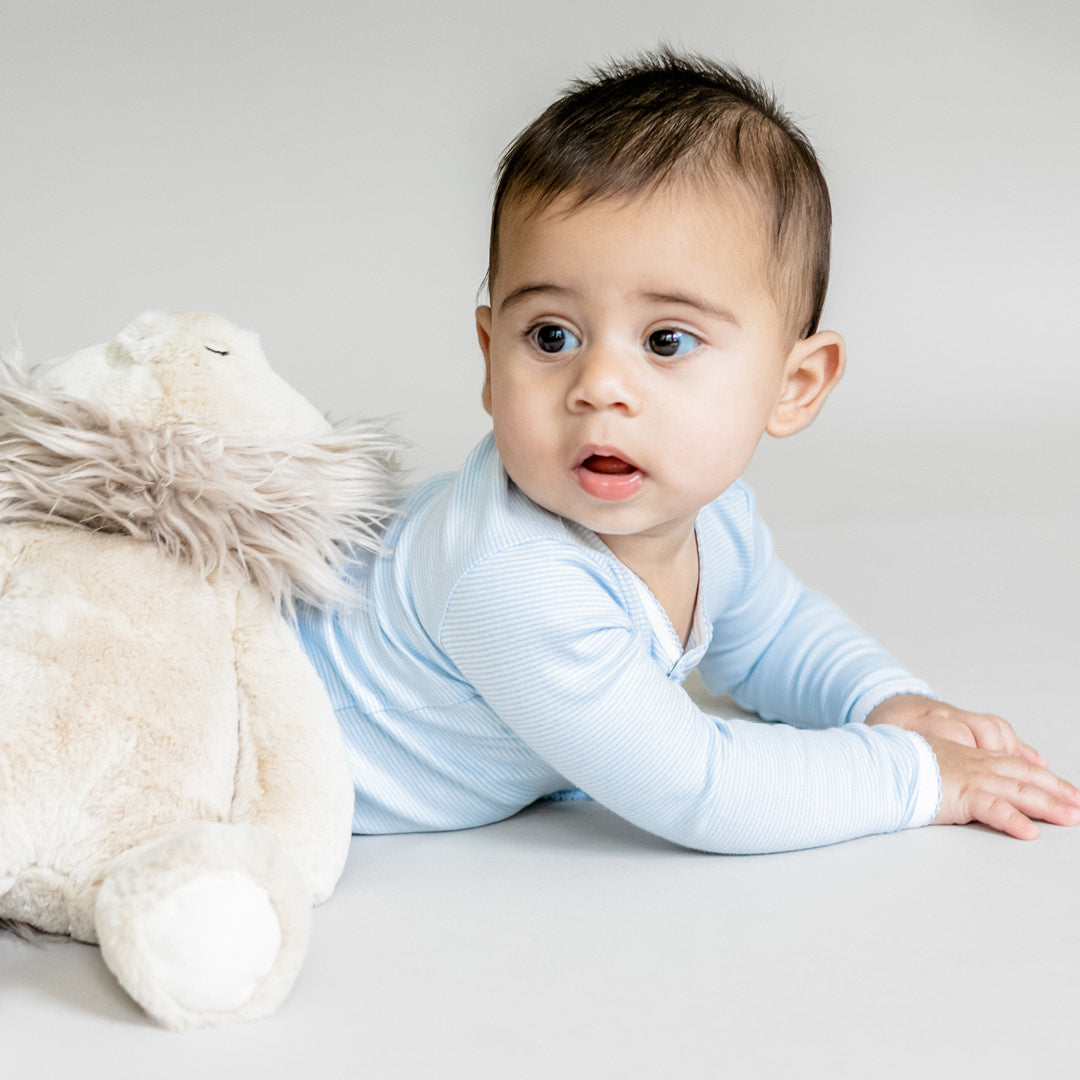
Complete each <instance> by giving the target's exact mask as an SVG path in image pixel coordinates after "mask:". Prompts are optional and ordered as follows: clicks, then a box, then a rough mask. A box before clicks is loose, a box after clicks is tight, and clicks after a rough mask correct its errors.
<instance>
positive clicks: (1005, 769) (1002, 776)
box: [980, 757, 1080, 835]
mask: <svg viewBox="0 0 1080 1080" xmlns="http://www.w3.org/2000/svg"><path fill="white" fill-rule="evenodd" d="M983 793H985V794H987V795H989V796H990V797H991V798H993V799H1001V800H1003V801H1005V802H1007V803H1008V804H1009V805H1011V806H1012V807H1014V808H1015V809H1017V810H1018V811H1020V812H1021V813H1022V814H1023V815H1024V816H1026V817H1028V818H1038V819H1039V820H1040V821H1048V822H1050V823H1051V824H1053V825H1076V824H1080V791H1078V790H1077V789H1076V788H1075V787H1073V785H1072V784H1070V783H1069V782H1068V781H1066V780H1062V779H1061V777H1059V776H1055V775H1054V774H1053V773H1052V772H1050V770H1049V769H1044V768H1041V767H1040V766H1038V765H1031V764H1027V763H1025V762H1023V761H1021V760H1020V759H1019V758H1011V759H1010V758H1007V757H1006V758H1000V759H998V760H997V762H996V769H995V774H994V775H992V776H991V777H989V778H988V779H987V780H986V782H985V784H984V786H983ZM980 820H982V819H981V818H980ZM1005 831H1007V832H1008V831H1009V830H1008V829H1006V830H1005ZM1025 831H1026V830H1025ZM1013 835H1016V834H1015V833H1014V834H1013Z"/></svg>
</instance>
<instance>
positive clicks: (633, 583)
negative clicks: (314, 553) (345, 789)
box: [298, 436, 938, 853]
mask: <svg viewBox="0 0 1080 1080" xmlns="http://www.w3.org/2000/svg"><path fill="white" fill-rule="evenodd" d="M697 528H698V547H699V551H700V562H701V583H700V589H699V596H698V611H697V616H696V619H695V624H694V629H693V632H692V634H691V639H690V642H689V645H688V647H687V648H686V650H685V651H683V650H682V648H681V647H680V644H679V642H678V640H677V638H676V636H675V633H674V630H673V629H672V627H671V625H670V623H669V622H668V620H667V618H666V616H665V614H664V612H663V610H662V609H661V608H660V606H659V604H658V603H657V602H656V600H655V599H654V598H653V597H652V596H651V594H650V593H649V591H648V589H647V588H645V586H644V584H643V583H642V582H641V581H640V580H639V579H638V578H637V577H635V576H634V574H632V573H631V572H630V571H629V570H628V569H627V568H626V567H625V566H623V565H622V564H621V563H620V562H618V560H617V559H615V558H614V557H613V556H612V555H611V553H610V552H609V551H608V550H607V548H606V547H605V546H604V545H603V544H602V543H601V541H600V540H599V539H598V538H597V537H596V536H595V535H594V534H592V533H590V532H588V531H587V530H585V529H582V528H580V527H579V526H577V525H575V524H574V523H572V522H567V521H564V520H562V519H560V518H557V517H554V516H553V515H551V514H548V513H547V512H545V511H543V510H541V509H540V508H538V507H537V506H535V505H534V504H533V503H531V502H530V501H529V500H528V499H526V498H525V497H524V496H523V495H522V494H521V493H520V492H519V491H518V490H517V489H516V488H515V487H514V486H513V485H512V484H511V483H510V482H509V481H508V479H507V477H506V474H505V472H504V471H503V469H502V467H501V465H500V463H499V459H498V456H497V454H496V451H495V448H494V443H493V440H492V439H491V438H490V436H489V437H488V438H486V439H485V440H484V441H483V442H482V443H481V444H480V445H479V446H478V447H477V449H476V450H475V451H474V452H473V454H472V455H471V456H470V458H469V460H468V461H467V462H466V464H465V467H464V468H463V469H462V471H461V472H460V473H457V474H452V475H446V476H441V477H436V478H434V479H433V480H430V481H428V482H427V483H425V484H423V485H421V486H420V487H419V488H417V489H416V490H415V491H414V492H413V493H412V494H411V495H410V496H409V498H408V499H407V501H406V503H405V506H404V509H403V512H402V514H401V515H400V517H399V518H398V519H397V520H396V522H395V523H394V525H393V526H392V527H391V529H390V531H389V533H388V534H387V537H386V551H385V552H384V553H383V554H382V555H380V556H378V557H374V558H367V559H366V560H365V561H363V562H361V563H358V564H357V566H356V567H355V571H354V573H355V577H356V580H357V583H358V585H359V586H360V588H361V589H362V591H363V594H364V597H365V600H364V601H363V602H362V604H361V605H359V606H358V607H357V608H356V609H354V610H350V611H347V612H341V613H336V614H335V613H330V612H323V611H315V610H311V609H305V610H302V611H301V612H300V614H299V617H298V632H299V634H300V638H301V640H302V642H303V644H304V646H305V648H306V649H307V651H308V654H309V655H310V657H311V659H312V661H313V663H314V664H315V666H316V668H317V670H318V671H319V673H320V675H321V677H322V679H323V680H324V682H325V684H326V686H327V688H328V690H329V692H330V695H331V698H332V700H333V702H334V705H335V708H336V709H337V712H338V717H339V719H340V722H341V725H342V729H343V731H344V734H345V739H346V743H347V746H348V751H349V755H350V760H351V765H352V771H353V777H354V780H355V786H356V809H355V814H354V819H353V825H354V829H355V831H356V832H358V833H385V832H407V831H418V830H437V829H457V828H466V827H470V826H475V825H482V824H486V823H488V822H492V821H497V820H499V819H501V818H505V817H507V816H509V815H511V814H513V813H515V812H516V811H518V810H520V809H521V808H522V807H524V806H526V805H527V804H529V803H530V802H533V801H534V800H536V799H537V798H540V797H542V796H545V795H547V794H549V793H552V792H556V791H563V790H565V789H568V788H581V789H584V790H585V791H587V792H588V793H589V794H590V795H591V796H592V797H593V798H595V799H597V800H598V801H599V802H601V803H603V804H604V805H606V806H607V807H609V808H610V809H611V810H613V811H614V812H615V813H617V814H619V815H621V816H622V817H624V818H626V819H627V820H629V821H631V822H633V823H635V824H636V825H638V826H640V827H641V828H643V829H646V830H648V831H649V832H652V833H655V834H657V835H659V836H663V837H666V838H668V839H670V840H672V841H675V842H676V843H679V844H683V845H685V846H687V847H692V848H697V849H700V850H704V851H715V852H731V853H742V852H764V851H776V850H785V849H793V848H802V847H811V846H815V845H819V844H828V843H833V842H835V841H839V840H844V839H847V838H850V837H854V836H860V835H865V834H868V833H876V832H888V831H891V830H894V829H899V828H904V827H911V826H916V825H923V824H926V823H928V822H929V821H930V820H931V819H932V817H933V815H934V813H935V811H936V806H937V800H938V776H937V767H936V763H935V761H934V757H933V754H932V753H931V751H930V749H929V747H928V746H927V744H926V743H925V742H924V741H923V740H922V739H921V738H919V737H918V736H916V735H912V734H910V733H908V732H903V731H900V730H898V729H894V728H887V727H873V728H869V727H867V726H866V725H865V724H863V723H861V721H862V720H864V719H865V717H866V716H867V714H868V713H869V712H870V710H871V709H872V708H873V707H874V706H875V705H876V704H878V702H880V701H882V700H883V699H884V698H886V697H888V696H890V695H891V694H896V693H929V691H928V689H927V687H926V686H925V685H924V684H923V683H921V682H920V681H918V680H917V679H914V678H913V677H912V676H910V675H909V674H908V673H907V672H905V671H904V670H903V669H901V668H899V667H898V666H897V664H896V663H895V661H893V660H892V658H891V657H889V656H888V654H887V653H885V652H884V651H883V650H882V649H881V648H880V647H879V646H878V645H876V644H875V643H874V642H873V641H871V640H869V639H868V638H867V637H866V636H865V635H864V634H863V633H862V632H861V631H860V630H859V629H858V628H857V627H856V626H854V625H853V624H852V623H851V622H850V621H849V620H847V619H846V618H845V617H844V616H843V615H842V614H841V613H840V612H839V611H838V609H837V608H836V607H835V606H833V605H832V604H831V603H830V602H829V601H827V600H825V599H824V598H823V597H820V596H817V595H815V594H813V593H810V592H808V591H807V590H805V589H804V588H803V587H802V586H801V585H800V584H799V582H798V581H797V580H796V579H795V578H794V576H793V575H792V574H791V573H790V571H788V570H787V569H786V568H785V567H784V566H783V565H782V564H781V563H780V562H779V561H778V560H776V559H775V558H774V557H773V551H772V542H771V539H770V537H769V533H768V531H767V530H766V529H765V527H764V525H763V524H762V523H761V522H760V521H759V520H758V519H757V516H756V514H755V510H754V502H753V497H752V495H751V494H750V492H749V491H748V490H747V488H745V487H744V486H743V485H741V484H736V485H735V486H733V487H732V488H731V489H730V490H729V491H727V492H726V493H725V494H724V495H723V496H722V497H721V498H720V499H718V500H717V501H716V502H715V503H713V504H711V505H710V506H708V507H706V508H705V509H704V510H703V511H702V512H701V514H700V515H699V518H698V526H697ZM697 665H700V670H701V674H702V676H703V678H704V681H705V683H706V685H707V686H708V687H709V689H710V690H711V691H713V692H714V693H725V694H730V695H731V696H732V697H734V699H735V700H736V701H737V702H738V703H739V704H740V705H742V706H743V707H744V708H747V709H750V710H752V711H754V712H757V713H758V714H760V715H761V716H762V717H763V718H766V719H771V720H782V721H784V723H782V724H762V723H758V722H755V721H745V720H723V721H721V720H717V719H716V718H715V717H711V716H708V715H706V714H704V713H702V712H701V711H700V710H699V709H698V708H697V707H696V706H695V705H694V704H693V702H692V701H691V700H690V698H689V696H688V695H687V694H686V692H685V691H684V690H683V688H682V686H681V683H682V680H683V679H684V678H685V677H686V675H687V674H688V672H689V671H690V670H691V669H692V668H694V667H695V666H697Z"/></svg>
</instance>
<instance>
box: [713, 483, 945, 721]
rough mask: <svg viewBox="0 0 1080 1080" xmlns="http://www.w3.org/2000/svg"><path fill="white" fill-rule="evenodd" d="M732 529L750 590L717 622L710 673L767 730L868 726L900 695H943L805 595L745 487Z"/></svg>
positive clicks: (820, 600) (828, 605)
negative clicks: (772, 723)
mask: <svg viewBox="0 0 1080 1080" xmlns="http://www.w3.org/2000/svg"><path fill="white" fill-rule="evenodd" d="M740 495H741V498H738V499H733V500H730V501H729V504H728V505H727V506H726V507H725V513H724V520H723V522H722V526H723V535H724V539H725V541H726V542H727V543H728V544H729V545H730V546H731V548H732V551H733V558H734V559H735V560H736V561H737V562H738V563H739V566H740V571H741V573H740V575H739V579H740V580H741V581H742V583H743V584H742V587H741V589H740V590H739V593H738V595H737V596H734V597H732V598H731V600H730V602H729V603H727V604H725V605H724V610H722V611H721V612H719V613H718V614H717V616H716V617H715V618H714V622H713V636H712V642H711V645H710V647H709V650H708V652H707V653H706V655H705V657H704V658H703V660H702V662H701V665H700V671H701V677H702V680H703V681H704V683H705V685H706V686H707V687H708V689H709V690H710V691H711V692H712V693H714V694H730V695H731V696H732V697H733V698H734V699H735V700H736V701H737V702H738V704H739V705H741V706H742V707H743V708H745V709H749V710H750V711H752V712H756V713H757V714H758V715H759V716H762V717H764V718H765V719H767V720H781V721H783V722H784V723H787V724H795V725H797V726H800V727H832V726H835V725H839V724H848V723H857V722H861V721H864V720H865V719H866V717H867V716H868V715H869V714H870V711H871V710H872V709H873V708H874V706H875V705H878V704H880V703H881V702H882V701H884V700H885V699H886V698H887V697H891V696H892V695H894V694H923V695H925V696H928V697H932V696H933V693H932V691H931V690H930V688H929V687H928V686H927V685H926V683H924V682H923V681H922V680H920V679H917V678H915V677H914V676H913V675H911V674H910V673H909V672H907V671H905V670H904V668H902V667H901V666H900V665H899V664H898V663H897V662H896V661H895V660H894V659H893V658H892V656H890V655H889V654H888V653H887V652H886V651H885V650H884V649H883V648H882V647H881V646H880V645H879V644H878V643H877V642H876V641H874V640H873V639H872V638H870V637H868V636H867V635H866V634H865V633H864V632H863V631H862V630H861V629H860V628H859V627H858V626H856V625H855V624H854V623H853V622H852V621H851V620H850V619H849V618H848V617H847V616H846V615H844V614H843V612H841V611H840V609H839V608H838V607H837V606H836V605H835V604H833V603H832V602H831V601H830V600H827V599H826V598H825V597H824V596H820V595H819V594H817V593H814V592H811V591H810V590H808V589H806V588H804V587H803V585H802V584H801V583H800V582H799V581H798V579H797V578H796V577H795V575H794V574H792V573H791V571H790V570H788V568H787V567H786V566H784V565H783V563H781V562H780V561H779V560H778V559H776V558H775V557H774V554H773V542H772V537H771V535H770V534H769V531H768V529H767V528H766V527H765V525H764V523H763V522H762V521H761V520H760V518H758V517H757V515H756V513H755V507H754V498H753V494H752V493H751V492H750V491H749V490H748V489H747V488H745V487H740Z"/></svg>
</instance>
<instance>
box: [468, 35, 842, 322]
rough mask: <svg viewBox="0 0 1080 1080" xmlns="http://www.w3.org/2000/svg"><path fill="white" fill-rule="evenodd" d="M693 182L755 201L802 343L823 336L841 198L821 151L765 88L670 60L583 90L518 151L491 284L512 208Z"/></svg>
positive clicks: (612, 72)
mask: <svg viewBox="0 0 1080 1080" xmlns="http://www.w3.org/2000/svg"><path fill="white" fill-rule="evenodd" d="M677 180H691V181H695V182H697V183H699V184H701V185H703V190H709V189H710V187H711V188H712V189H713V190H716V191H717V192H718V193H725V194H726V193H729V192H731V191H732V189H734V190H735V191H736V192H745V193H747V194H749V195H750V196H751V198H752V199H753V205H755V207H756V208H758V210H759V212H760V213H761V214H762V215H763V225H764V228H765V229H766V230H767V233H768V240H769V244H770V248H771V250H770V252H769V260H768V278H769V282H770V285H771V287H772V289H773V292H774V295H775V297H776V300H777V303H778V304H779V306H780V308H781V310H782V311H784V312H785V313H786V320H787V322H788V324H789V326H790V328H791V330H792V332H793V334H794V336H796V337H807V336H809V335H810V334H812V333H814V331H815V330H816V329H817V327H818V322H819V320H820V318H821V309H822V305H823V304H824V302H825V291H826V288H827V286H828V280H829V234H830V231H831V226H832V212H831V209H830V204H829V190H828V187H827V185H826V183H825V178H824V176H823V175H822V172H821V167H820V165H819V164H818V160H817V156H816V155H815V153H814V150H813V147H812V146H811V145H810V142H809V140H808V139H807V138H806V136H805V135H804V134H803V133H802V132H801V131H800V130H799V128H798V127H797V126H796V125H795V124H794V122H793V121H792V120H791V119H790V118H789V117H788V116H787V115H786V114H785V113H784V112H783V111H782V110H781V108H780V107H779V105H778V104H777V102H776V100H775V98H774V97H773V96H772V94H771V93H770V92H769V91H768V90H767V89H766V88H765V87H764V86H762V85H761V84H760V83H759V82H757V81H756V80H754V79H752V78H750V77H748V76H747V75H744V74H743V73H742V72H740V71H737V70H735V69H734V68H730V67H725V66H723V65H722V64H719V63H716V62H715V61H712V60H709V59H707V58H704V57H699V56H687V55H682V54H678V53H675V52H673V51H672V50H670V49H666V48H665V49H661V50H659V51H657V52H655V53H647V54H644V55H642V56H639V57H635V58H632V59H629V60H625V61H618V62H615V63H612V64H610V65H608V66H606V67H603V68H597V69H595V70H594V71H593V72H592V74H591V75H590V76H589V77H588V78H585V79H580V80H577V81H576V82H574V83H572V84H571V85H570V87H569V88H568V89H567V91H566V93H564V94H563V96H562V97H560V98H559V99H558V100H557V101H555V102H554V103H553V104H552V105H551V106H550V107H549V108H548V109H546V110H545V111H544V112H543V113H542V114H541V115H540V116H539V117H537V119H536V120H534V121H533V122H532V123H531V124H530V125H529V126H528V127H527V128H525V130H524V131H522V133H521V134H520V135H519V136H518V137H517V138H516V139H515V140H514V141H513V143H511V144H510V146H509V148H508V149H507V150H506V153H505V154H504V155H503V158H502V161H501V162H500V165H499V170H498V174H497V180H496V189H495V200H494V205H493V207H492V215H491V246H490V251H489V256H488V258H489V261H488V283H489V285H490V284H491V283H493V282H494V280H495V275H496V273H497V272H498V254H499V224H500V221H501V218H502V216H503V214H504V213H505V211H506V209H507V208H508V207H510V206H515V207H521V208H524V209H525V210H526V212H528V213H530V214H534V213H539V212H540V211H542V210H543V209H544V208H545V207H547V206H549V205H550V204H551V203H552V202H553V201H554V200H555V199H557V198H559V197H560V196H563V195H566V196H569V197H570V199H571V206H572V207H573V208H577V207H579V206H581V205H582V204H584V203H586V202H588V201H590V200H592V199H595V198H605V197H618V196H622V197H633V196H636V195H641V194H647V193H648V192H650V191H653V190H655V189H657V188H659V187H660V186H662V185H663V184H665V183H667V182H671V181H677Z"/></svg>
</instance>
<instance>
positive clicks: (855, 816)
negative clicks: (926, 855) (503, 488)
mask: <svg viewBox="0 0 1080 1080" xmlns="http://www.w3.org/2000/svg"><path fill="white" fill-rule="evenodd" d="M604 561H606V560H605V557H603V556H593V555H590V554H589V553H587V552H581V553H579V554H578V555H574V554H568V553H567V551H566V545H565V544H558V543H554V544H552V545H549V544H547V542H541V543H530V544H523V545H520V546H519V547H516V548H512V549H508V550H504V551H501V552H500V553H498V554H497V555H496V556H494V557H492V558H489V559H487V560H485V561H483V562H482V563H481V564H479V565H477V566H475V567H473V569H472V570H470V571H469V573H468V574H467V575H466V576H465V577H464V578H463V579H462V580H461V581H459V582H458V584H457V586H456V588H455V589H454V591H453V594H452V596H451V597H450V600H449V603H448V604H447V606H446V609H445V611H444V613H443V616H442V618H441V619H440V620H439V625H438V627H437V628H436V627H432V628H431V631H430V632H432V633H434V634H437V637H438V641H439V643H440V645H441V646H442V648H443V649H444V650H445V653H446V655H447V656H448V657H449V658H450V659H451V660H452V661H453V663H454V665H455V667H456V669H457V671H458V672H460V675H461V677H462V680H463V685H464V686H467V687H471V688H472V689H473V690H474V692H475V693H476V694H478V695H479V696H480V697H481V698H482V699H483V700H484V701H485V702H486V704H487V705H488V706H489V707H490V708H491V709H493V710H494V711H495V713H496V714H497V715H498V717H499V719H500V720H501V722H502V723H503V724H504V725H505V726H506V727H507V728H509V729H510V730H511V731H513V732H514V733H515V734H516V735H517V736H518V737H519V738H520V739H522V740H523V741H524V742H525V743H526V744H527V745H528V746H529V747H531V748H532V750H533V751H534V753H536V754H537V755H538V756H539V757H540V758H541V759H542V760H543V761H544V762H546V763H547V764H548V765H549V766H551V767H552V768H553V769H554V770H555V771H556V772H557V773H559V774H561V776H562V777H564V778H565V779H566V780H568V781H569V782H570V783H571V785H573V786H576V787H581V788H583V789H584V790H586V791H587V792H589V794H590V795H592V796H593V798H595V799H596V800H597V801H598V802H600V803H602V804H604V805H605V806H607V807H608V808H609V809H611V810H613V811H614V812H615V813H617V814H619V815H620V816H622V817H624V818H626V819H627V820H629V821H631V822H633V823H634V824H636V825H639V826H640V827H642V828H644V829H647V830H648V831H650V832H653V833H656V834H657V835H659V836H663V837H666V838H667V839H670V840H674V841H675V842H677V843H680V844H684V845H685V846H687V847H692V848H698V849H702V850H706V851H717V852H730V853H744V852H746V853H748V852H764V851H778V850H791V849H794V848H801V847H813V846H817V845H821V844H829V843H835V842H837V841H839V840H845V839H850V838H852V837H856V836H865V835H867V834H870V833H876V832H889V831H892V830H894V829H900V828H904V827H905V826H908V825H912V824H927V823H929V821H930V819H931V818H932V817H933V814H934V812H935V804H936V795H937V776H936V771H935V770H934V765H933V756H932V754H931V752H930V750H929V748H928V747H927V746H926V744H925V743H923V742H922V741H921V740H919V739H917V738H915V737H914V736H912V735H910V734H908V733H906V732H903V731H900V730H898V729H896V728H892V727H882V728H868V727H866V726H865V725H863V724H851V725H848V726H846V727H843V726H841V727H834V728H832V729H830V730H823V731H798V730H795V729H794V728H791V727H788V726H786V725H783V724H759V723H755V722H752V721H739V720H734V721H726V722H725V721H717V720H716V719H715V718H714V717H711V716H708V715H706V714H704V713H702V712H701V711H700V710H699V709H697V707H696V706H695V705H694V704H693V702H692V701H691V700H690V697H689V695H688V694H687V693H686V691H685V690H684V689H683V688H682V687H681V686H680V685H679V684H678V683H677V682H676V681H674V680H673V679H670V678H667V677H666V676H665V674H664V672H663V670H662V669H661V668H660V666H659V665H658V664H657V663H656V661H655V660H654V659H653V658H652V656H651V655H650V652H649V647H648V642H647V640H644V639H643V637H642V635H641V634H640V632H639V631H638V629H637V628H636V627H635V625H634V624H633V622H632V620H631V618H630V616H629V614H628V611H627V609H626V607H624V605H623V602H622V601H621V600H620V598H619V590H618V587H617V586H616V585H614V583H613V582H612V580H611V579H610V577H608V576H607V575H606V571H604V570H602V569H600V568H599V564H601V563H603V562H604ZM594 563H595V564H596V565H593V564H594ZM927 768H929V769H930V770H931V773H932V775H933V791H932V794H933V796H934V798H933V799H932V800H930V801H929V803H927V801H926V800H925V799H924V798H923V797H922V791H923V787H924V785H923V784H921V783H920V777H921V775H922V774H923V771H924V770H925V769H927Z"/></svg>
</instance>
